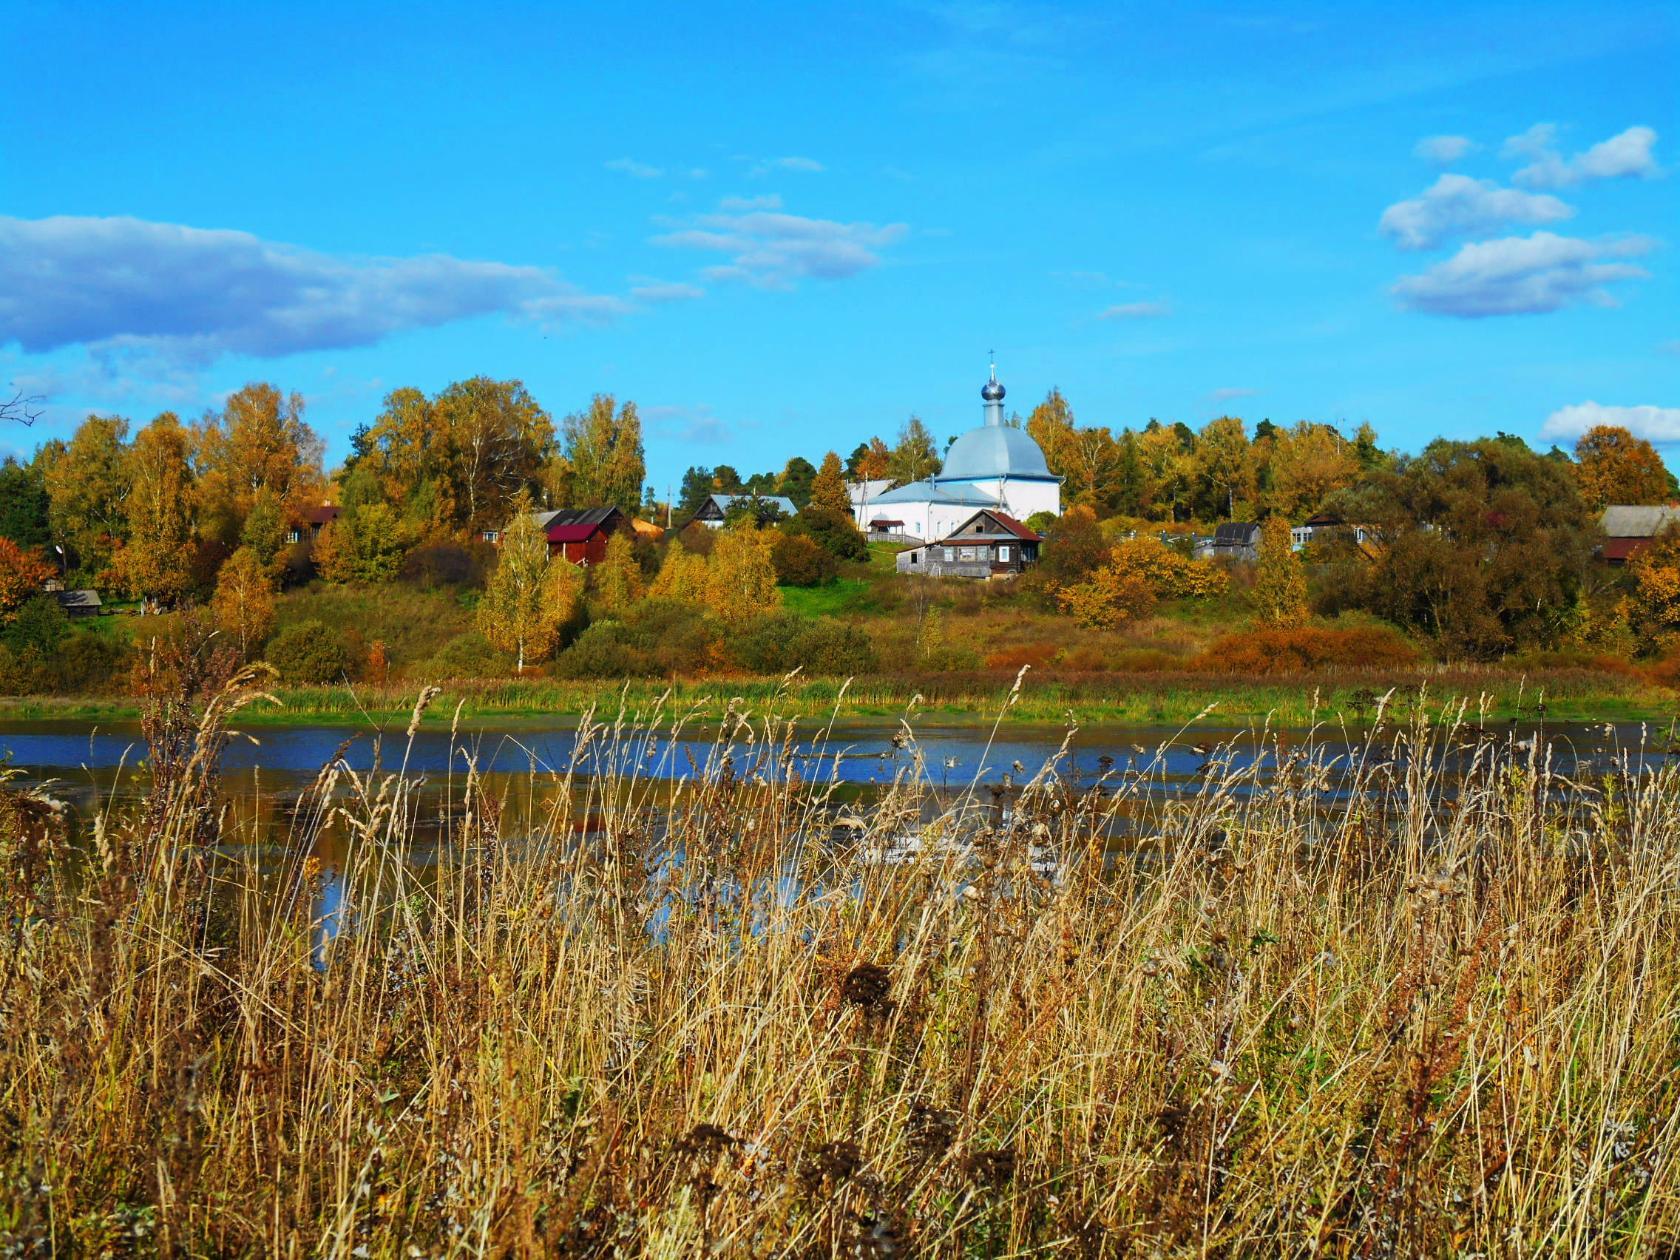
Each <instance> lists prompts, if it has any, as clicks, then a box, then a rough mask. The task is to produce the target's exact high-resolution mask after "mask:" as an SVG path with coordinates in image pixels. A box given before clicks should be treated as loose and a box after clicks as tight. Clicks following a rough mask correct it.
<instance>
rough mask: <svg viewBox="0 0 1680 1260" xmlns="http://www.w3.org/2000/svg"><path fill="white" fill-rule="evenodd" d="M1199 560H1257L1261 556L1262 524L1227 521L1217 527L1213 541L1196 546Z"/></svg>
mask: <svg viewBox="0 0 1680 1260" xmlns="http://www.w3.org/2000/svg"><path fill="white" fill-rule="evenodd" d="M1195 554H1196V559H1198V560H1229V561H1235V560H1255V559H1258V558H1259V556H1260V526H1258V525H1257V524H1255V523H1254V522H1253V521H1226V522H1225V523H1224V524H1223V525H1219V526H1217V527H1215V529H1214V531H1213V541H1212V542H1203V543H1201V544H1199V545H1198V546H1197V547H1196V553H1195Z"/></svg>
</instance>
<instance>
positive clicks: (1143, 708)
mask: <svg viewBox="0 0 1680 1260" xmlns="http://www.w3.org/2000/svg"><path fill="white" fill-rule="evenodd" d="M1013 682H1014V678H1013V676H1012V675H1011V676H1003V675H998V674H996V673H987V674H943V675H930V676H927V677H921V678H912V677H891V678H871V679H858V680H854V681H852V682H850V683H847V682H845V681H843V680H839V679H824V678H809V679H807V678H799V677H794V678H791V679H785V678H752V677H736V678H706V679H693V680H682V681H675V682H662V681H657V680H631V681H627V682H626V681H617V680H613V681H575V682H563V681H556V680H553V679H528V680H500V681H478V682H474V681H465V682H458V683H450V684H446V685H444V686H443V688H442V691H441V693H440V694H439V696H438V697H437V698H436V700H435V701H434V702H433V703H432V705H431V707H430V708H429V709H428V711H427V713H426V714H425V717H424V719H423V721H424V722H425V723H426V724H427V725H428V726H446V725H448V724H449V723H451V722H453V721H455V720H457V718H459V719H460V720H463V721H474V722H482V721H496V722H498V723H506V724H509V725H517V724H518V723H519V722H521V721H525V720H531V721H537V720H541V721H546V722H552V721H553V719H554V718H555V717H556V716H569V717H575V716H577V715H580V714H582V713H585V712H589V711H591V710H593V711H594V712H595V714H596V715H597V716H602V715H610V714H616V713H618V712H619V711H620V709H621V708H622V709H623V710H624V711H625V712H626V713H629V714H633V715H638V716H640V717H643V718H645V717H647V716H649V715H650V714H652V713H653V712H654V710H655V709H657V708H659V707H660V706H663V707H664V709H665V710H666V712H668V713H672V714H683V715H690V716H695V717H720V716H722V715H723V714H724V713H725V712H727V711H728V709H729V708H730V706H731V705H734V706H735V707H736V708H737V709H744V710H746V711H748V712H753V713H763V712H766V711H769V710H774V711H775V712H776V713H778V714H780V715H782V716H786V717H798V718H807V719H812V718H827V717H829V716H839V717H841V718H898V717H901V716H910V717H915V718H923V719H934V720H938V721H942V722H953V723H961V722H977V723H978V722H992V721H995V720H997V719H998V718H999V717H1000V716H1001V717H1002V718H1003V720H1004V721H1006V722H1009V723H1012V724H1013V723H1029V722H1030V723H1065V722H1067V721H1069V720H1070V719H1071V720H1072V721H1075V722H1077V723H1080V724H1090V723H1098V722H1102V723H1117V724H1131V725H1196V724H1201V725H1206V726H1223V727H1229V726H1232V725H1246V724H1249V723H1257V722H1264V721H1267V720H1270V721H1272V722H1274V723H1277V724H1282V725H1290V726H1300V725H1306V724H1308V723H1311V722H1313V721H1315V720H1317V721H1332V722H1334V721H1344V720H1345V721H1348V722H1355V723H1357V722H1360V721H1363V720H1364V719H1366V718H1367V717H1369V716H1370V715H1371V714H1372V712H1373V711H1374V709H1375V706H1376V704H1377V702H1378V699H1379V697H1381V696H1382V695H1384V694H1385V693H1387V692H1390V691H1391V690H1392V692H1393V696H1392V698H1391V700H1390V701H1389V704H1390V706H1391V712H1392V711H1393V708H1392V706H1401V707H1404V708H1410V707H1411V706H1412V705H1414V704H1416V703H1417V702H1418V700H1419V698H1420V697H1421V698H1422V700H1423V703H1424V704H1425V705H1426V706H1427V707H1428V708H1429V710H1430V711H1431V712H1441V711H1443V710H1445V709H1446V708H1447V707H1448V704H1449V702H1454V703H1456V701H1457V700H1458V699H1459V698H1462V699H1463V701H1464V702H1465V703H1467V704H1468V705H1469V706H1470V707H1471V709H1472V710H1473V711H1477V712H1479V713H1480V714H1481V715H1482V716H1483V717H1484V719H1485V720H1490V721H1508V720H1516V721H1538V720H1546V721H1571V722H1593V721H1623V722H1625V721H1650V722H1664V723H1666V722H1668V721H1670V720H1672V719H1673V718H1675V716H1676V714H1677V712H1680V697H1677V696H1676V694H1675V692H1674V691H1673V690H1671V689H1669V688H1665V687H1661V686H1658V685H1656V684H1655V683H1652V682H1650V681H1649V680H1647V679H1645V678H1643V677H1641V676H1638V675H1635V674H1632V673H1629V674H1617V673H1611V672H1609V671H1604V670H1596V669H1585V668H1563V669H1545V670H1540V671H1535V672H1532V673H1526V672H1525V673H1517V672H1514V671H1511V670H1508V669H1501V668H1495V667H1460V668H1432V669H1415V670H1402V671H1392V672H1386V673H1378V672H1376V671H1371V672H1360V671H1347V670H1340V671H1335V672H1333V673H1330V674H1321V675H1310V676H1308V675H1303V676H1280V677H1275V678H1267V679H1263V680H1241V679H1233V678H1231V677H1229V676H1224V675H1197V674H1179V673H1152V674H1083V675H1067V674H1057V673H1054V672H1047V673H1036V672H1033V671H1029V672H1028V673H1027V675H1026V676H1025V677H1023V678H1022V680H1021V682H1020V686H1019V690H1018V691H1016V692H1015V694H1014V695H1013V698H1011V687H1012V684H1013ZM418 691H419V684H418V683H394V684H389V685H385V686H375V685H361V684H358V685H355V686H319V687H296V686H294V687H276V688H274V689H273V690H272V694H273V696H274V697H275V699H276V700H277V701H278V703H277V704H272V705H265V704H258V705H255V706H253V707H252V708H250V709H248V710H246V711H245V712H244V713H243V714H241V724H242V725H270V726H292V725H304V724H311V723H321V722H340V723H342V722H346V721H368V722H372V723H376V724H388V723H391V722H397V721H401V722H403V723H406V722H407V721H408V720H409V719H410V717H411V716H412V713H413V708H414V701H415V696H416V694H417V693H418ZM138 715H139V705H138V702H137V701H135V700H134V699H132V698H131V697H127V696H21V697H0V722H6V721H42V720H54V719H63V720H71V721H84V722H115V721H128V720H133V719H134V718H136V717H137V716H138Z"/></svg>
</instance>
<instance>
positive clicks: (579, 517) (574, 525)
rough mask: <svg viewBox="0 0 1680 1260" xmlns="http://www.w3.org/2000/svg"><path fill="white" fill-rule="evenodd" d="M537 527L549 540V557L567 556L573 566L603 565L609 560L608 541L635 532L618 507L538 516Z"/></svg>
mask: <svg viewBox="0 0 1680 1260" xmlns="http://www.w3.org/2000/svg"><path fill="white" fill-rule="evenodd" d="M537 526H538V528H540V529H541V530H542V532H543V534H544V535H545V536H546V537H547V538H548V554H549V555H551V556H565V557H566V559H568V560H570V561H571V562H572V563H573V564H600V563H601V561H603V560H605V559H606V558H607V540H608V539H609V538H611V537H612V536H613V535H614V534H616V533H618V532H619V531H620V530H631V529H633V528H634V526H632V525H631V523H630V518H629V517H628V516H626V515H624V513H623V512H621V511H620V510H619V509H618V508H615V507H596V508H568V509H563V510H561V511H558V512H538V513H537Z"/></svg>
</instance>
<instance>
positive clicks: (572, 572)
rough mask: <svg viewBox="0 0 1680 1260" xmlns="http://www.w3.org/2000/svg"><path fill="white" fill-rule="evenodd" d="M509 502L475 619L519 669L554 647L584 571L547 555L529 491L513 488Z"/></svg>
mask: <svg viewBox="0 0 1680 1260" xmlns="http://www.w3.org/2000/svg"><path fill="white" fill-rule="evenodd" d="M510 507H511V509H512V512H513V519H512V520H511V521H510V522H509V524H508V527H507V530H506V531H505V532H504V533H503V534H502V545H501V548H500V554H499V555H498V557H497V561H496V568H495V570H494V571H493V572H492V573H491V574H490V580H489V582H488V583H487V584H486V586H485V590H484V597H483V598H482V599H481V600H480V601H479V605H478V622H479V627H480V629H481V630H483V632H484V637H485V638H486V639H488V640H490V643H491V645H492V646H494V647H498V648H500V649H501V650H502V651H504V652H511V653H513V654H514V658H515V660H516V661H517V668H518V669H519V670H520V671H521V672H523V670H524V669H525V664H526V662H527V661H537V660H541V659H542V658H543V657H545V656H547V655H548V654H549V653H550V652H552V651H553V650H554V646H555V644H556V643H558V642H559V639H560V630H561V628H562V627H563V626H564V625H565V624H566V623H567V622H568V621H570V620H571V619H572V617H573V616H574V615H576V613H577V608H578V604H579V602H580V600H581V599H582V597H583V572H582V570H580V569H579V568H578V567H577V566H576V565H574V564H572V563H571V562H570V561H568V560H566V559H565V558H564V557H560V558H552V559H551V558H550V556H549V554H548V539H547V537H546V536H545V535H544V534H543V532H542V530H541V529H540V528H539V527H538V525H537V522H536V518H535V516H534V515H533V514H532V510H531V496H530V494H529V492H528V491H523V490H521V491H519V492H518V493H516V494H515V495H514V498H513V502H512V503H511V505H510Z"/></svg>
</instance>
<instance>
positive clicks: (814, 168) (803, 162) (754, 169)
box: [747, 156, 828, 179]
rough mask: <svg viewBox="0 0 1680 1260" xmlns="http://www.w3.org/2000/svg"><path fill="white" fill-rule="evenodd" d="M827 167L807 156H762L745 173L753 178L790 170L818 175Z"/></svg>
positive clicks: (802, 173)
mask: <svg viewBox="0 0 1680 1260" xmlns="http://www.w3.org/2000/svg"><path fill="white" fill-rule="evenodd" d="M826 169H828V168H827V167H825V166H824V165H823V164H822V163H821V162H819V161H817V160H816V159H815V158H808V157H798V156H794V157H778V158H763V159H761V160H759V161H757V162H754V163H753V164H752V166H751V167H750V168H748V170H747V174H748V175H750V176H752V177H753V178H754V179H758V178H761V177H763V176H765V175H769V174H771V173H772V172H775V171H792V172H794V173H795V174H799V175H820V174H822V173H823V171H825V170H826Z"/></svg>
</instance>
